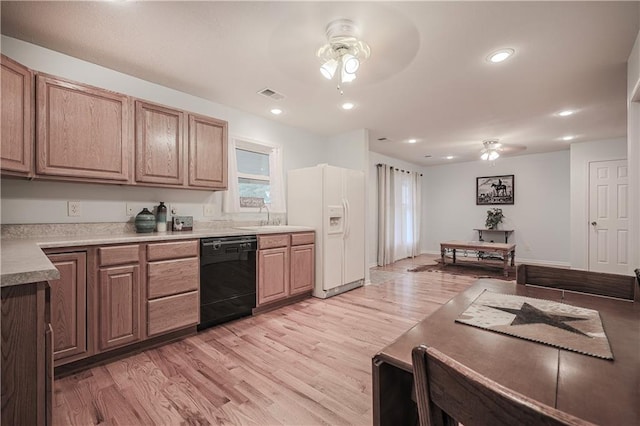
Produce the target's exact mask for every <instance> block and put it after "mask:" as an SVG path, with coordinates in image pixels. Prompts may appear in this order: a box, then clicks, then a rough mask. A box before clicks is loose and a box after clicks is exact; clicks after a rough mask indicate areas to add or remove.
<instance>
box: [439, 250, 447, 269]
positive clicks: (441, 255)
mask: <svg viewBox="0 0 640 426" xmlns="http://www.w3.org/2000/svg"><path fill="white" fill-rule="evenodd" d="M446 252H447V249H446V248H444V247H442V246H440V257H441V259H442V266H444V254H445V253H446Z"/></svg>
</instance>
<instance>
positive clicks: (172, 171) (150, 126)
mask: <svg viewBox="0 0 640 426" xmlns="http://www.w3.org/2000/svg"><path fill="white" fill-rule="evenodd" d="M135 108H136V111H135V138H136V182H144V183H160V184H169V185H184V183H185V182H184V157H183V136H182V135H183V133H184V113H183V112H182V111H179V110H176V109H171V108H167V107H163V106H160V105H154V104H151V103H148V102H143V101H140V100H136V101H135Z"/></svg>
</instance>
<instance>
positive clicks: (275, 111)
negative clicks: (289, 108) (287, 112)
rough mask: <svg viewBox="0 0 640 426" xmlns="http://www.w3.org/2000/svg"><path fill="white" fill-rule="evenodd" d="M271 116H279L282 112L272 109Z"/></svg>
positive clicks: (278, 109)
mask: <svg viewBox="0 0 640 426" xmlns="http://www.w3.org/2000/svg"><path fill="white" fill-rule="evenodd" d="M271 114H273V115H280V114H282V110H281V109H280V108H273V109H272V110H271Z"/></svg>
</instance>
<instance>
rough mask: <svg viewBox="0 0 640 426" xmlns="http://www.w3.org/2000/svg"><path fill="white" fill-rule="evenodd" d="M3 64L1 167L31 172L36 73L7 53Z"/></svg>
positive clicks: (13, 170)
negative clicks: (10, 57) (34, 79)
mask: <svg viewBox="0 0 640 426" xmlns="http://www.w3.org/2000/svg"><path fill="white" fill-rule="evenodd" d="M1 64H2V76H1V80H2V92H1V93H2V97H1V101H2V105H1V107H0V109H1V113H2V130H1V133H2V144H1V145H2V149H1V151H0V167H1V168H2V172H3V173H4V172H10V173H8V174H24V175H30V174H31V173H32V172H33V170H32V167H33V166H32V165H33V157H32V152H33V151H32V146H33V128H34V122H33V111H34V108H33V74H32V72H31V71H30V70H29V69H28V68H27V67H25V66H22V65H20V64H19V63H17V62H15V61H12V60H11V59H9V58H7V57H6V56H4V55H2V60H1Z"/></svg>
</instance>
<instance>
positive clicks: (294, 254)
mask: <svg viewBox="0 0 640 426" xmlns="http://www.w3.org/2000/svg"><path fill="white" fill-rule="evenodd" d="M314 264H315V246H314V245H313V244H309V245H304V246H292V247H291V291H290V294H291V295H294V294H299V293H304V292H306V291H311V290H313V284H314V282H315V269H314Z"/></svg>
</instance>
